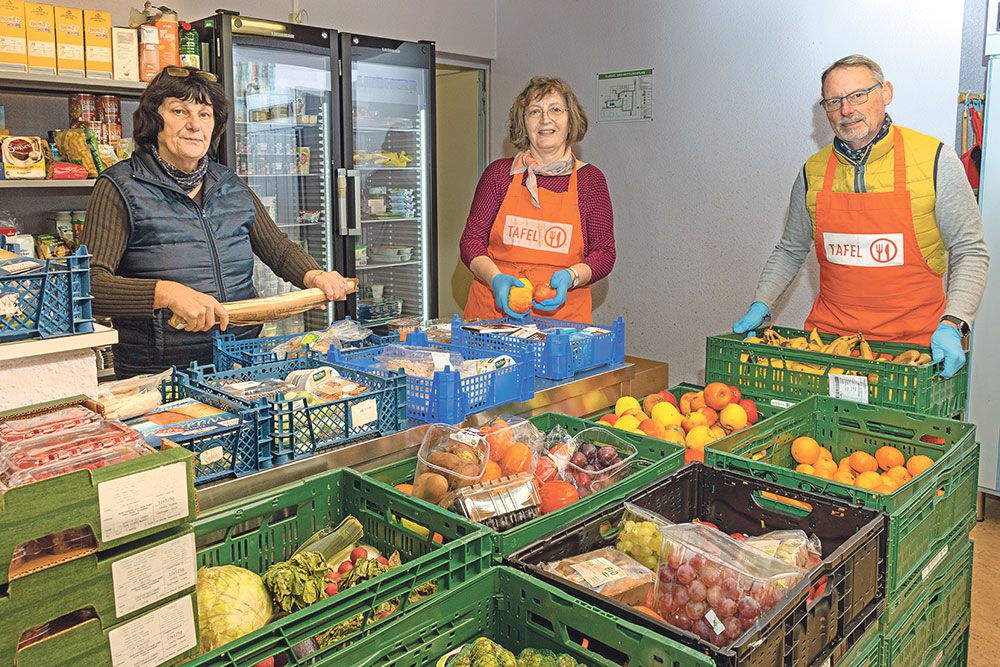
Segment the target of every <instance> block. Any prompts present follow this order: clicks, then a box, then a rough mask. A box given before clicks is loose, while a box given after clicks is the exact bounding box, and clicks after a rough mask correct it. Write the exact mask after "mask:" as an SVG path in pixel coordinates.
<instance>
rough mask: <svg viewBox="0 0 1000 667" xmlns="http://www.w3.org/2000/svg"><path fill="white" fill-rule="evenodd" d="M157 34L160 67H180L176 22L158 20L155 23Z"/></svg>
mask: <svg viewBox="0 0 1000 667" xmlns="http://www.w3.org/2000/svg"><path fill="white" fill-rule="evenodd" d="M156 31H157V33H159V37H160V41H159V49H158V50H159V52H160V67H161V68H162V67H180V65H181V55H180V48H179V44H178V41H177V40H178V38H179V37H178V31H177V21H170V20H167V19H160V20H159V21H157V22H156Z"/></svg>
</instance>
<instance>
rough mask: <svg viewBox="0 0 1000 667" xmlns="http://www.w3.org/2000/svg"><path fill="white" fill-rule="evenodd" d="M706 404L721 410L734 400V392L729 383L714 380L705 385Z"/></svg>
mask: <svg viewBox="0 0 1000 667" xmlns="http://www.w3.org/2000/svg"><path fill="white" fill-rule="evenodd" d="M703 395H704V398H705V405H707V406H708V407H710V408H712V409H713V410H721V409H722V408H724V407H726V406H727V405H729V404H730V403H732V402H733V393H732V391H730V389H729V385H726V384H723V383H721V382H712V383H710V384H708V385H707V386H706V387H705V391H704V392H703Z"/></svg>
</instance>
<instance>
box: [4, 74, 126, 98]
mask: <svg viewBox="0 0 1000 667" xmlns="http://www.w3.org/2000/svg"><path fill="white" fill-rule="evenodd" d="M0 89H2V90H18V91H23V92H29V93H38V92H43V93H54V94H56V95H68V94H70V93H69V92H68V91H73V92H79V93H94V94H98V95H121V96H123V97H139V96H140V95H142V91H144V90H146V84H145V83H144V82H142V81H113V80H110V79H87V78H81V77H76V76H46V75H43V74H21V73H19V72H0Z"/></svg>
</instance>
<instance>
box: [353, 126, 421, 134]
mask: <svg viewBox="0 0 1000 667" xmlns="http://www.w3.org/2000/svg"><path fill="white" fill-rule="evenodd" d="M354 129H356V130H360V131H361V132H412V133H413V134H419V133H420V128H419V127H384V126H381V125H355V126H354Z"/></svg>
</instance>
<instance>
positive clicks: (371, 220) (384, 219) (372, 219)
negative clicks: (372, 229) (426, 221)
mask: <svg viewBox="0 0 1000 667" xmlns="http://www.w3.org/2000/svg"><path fill="white" fill-rule="evenodd" d="M421 220H423V218H369V219H367V220H361V223H362V224H364V223H366V222H419V221H421Z"/></svg>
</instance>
